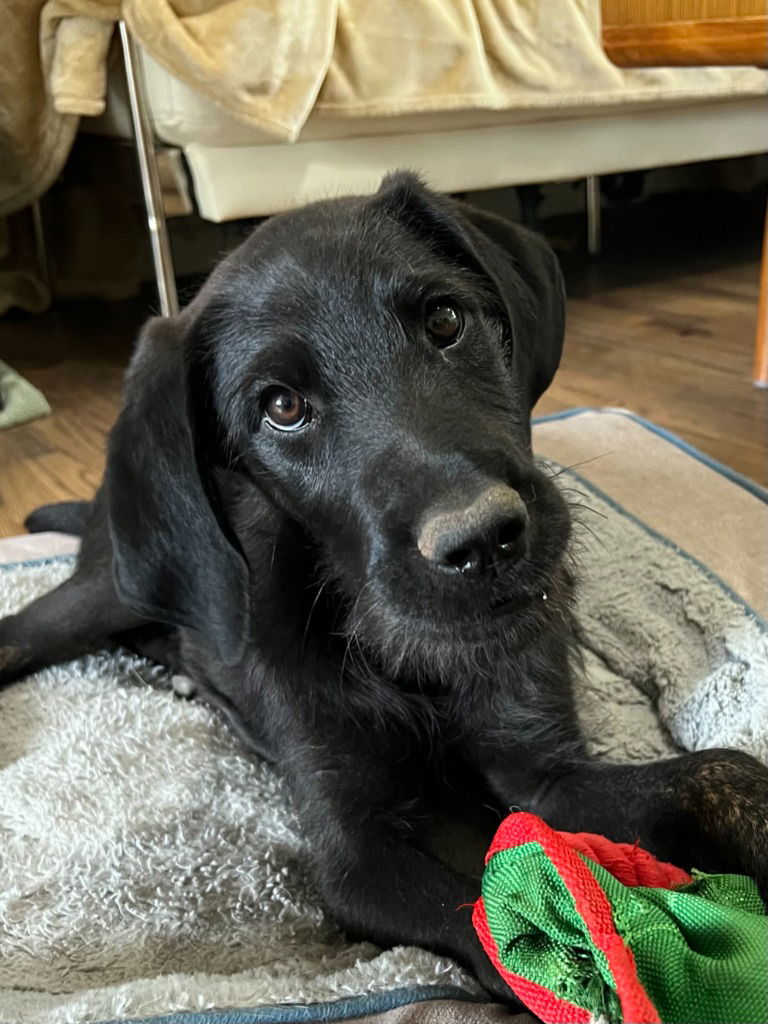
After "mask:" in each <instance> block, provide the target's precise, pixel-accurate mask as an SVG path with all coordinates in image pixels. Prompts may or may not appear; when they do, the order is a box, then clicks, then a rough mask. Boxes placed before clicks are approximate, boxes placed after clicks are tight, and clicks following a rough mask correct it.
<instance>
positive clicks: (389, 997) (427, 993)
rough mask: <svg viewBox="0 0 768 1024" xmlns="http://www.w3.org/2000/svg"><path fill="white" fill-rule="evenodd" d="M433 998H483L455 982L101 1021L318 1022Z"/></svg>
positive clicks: (169, 1023) (471, 1000)
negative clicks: (326, 1000) (317, 999)
mask: <svg viewBox="0 0 768 1024" xmlns="http://www.w3.org/2000/svg"><path fill="white" fill-rule="evenodd" d="M431 999H454V1000H458V1001H460V1002H464V1003H477V1002H481V1000H480V998H479V997H477V996H473V995H471V994H470V993H469V992H465V991H464V990H463V989H460V988H455V987H453V986H451V985H417V986H413V987H410V988H394V989H391V990H390V991H389V992H379V993H377V994H376V995H370V996H350V997H348V998H346V999H338V1000H335V1001H334V1002H330V1003H307V1004H304V1005H301V1004H299V1003H296V1004H291V1005H281V1006H259V1007H256V1008H254V1009H231V1010H197V1011H191V1012H190V1011H183V1012H180V1013H167V1014H162V1015H160V1016H159V1017H129V1018H123V1017H121V1018H119V1019H115V1020H110V1021H101V1022H100V1024H314V1022H321V1021H341V1020H349V1019H350V1018H354V1017H363V1016H368V1015H369V1014H373V1013H384V1012H385V1011H386V1010H394V1009H396V1008H397V1007H398V1006H406V1005H409V1004H411V1003H423V1002H426V1001H427V1000H431Z"/></svg>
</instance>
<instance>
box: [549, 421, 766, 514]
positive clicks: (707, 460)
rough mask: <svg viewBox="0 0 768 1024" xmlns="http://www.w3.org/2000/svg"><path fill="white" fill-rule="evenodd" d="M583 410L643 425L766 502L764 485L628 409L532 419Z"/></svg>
mask: <svg viewBox="0 0 768 1024" xmlns="http://www.w3.org/2000/svg"><path fill="white" fill-rule="evenodd" d="M585 412H596V413H603V414H605V413H615V414H616V415H618V416H624V417H625V418H626V419H628V420H632V421H633V423H637V424H638V425H639V426H641V427H644V428H645V429H646V430H648V431H649V432H650V433H651V434H657V435H658V436H659V437H663V438H664V440H665V441H669V443H670V444H672V445H674V446H675V448H679V449H680V450H681V451H683V452H685V454H686V455H690V456H691V457H692V458H694V459H696V460H697V461H698V462H701V463H703V464H704V465H705V466H707V467H708V468H709V469H712V470H714V471H715V472H716V473H719V474H720V476H724V477H726V479H728V480H730V481H731V483H734V484H738V485H739V487H743V488H744V490H745V491H748V492H749V493H750V494H751V495H752V496H753V497H755V498H758V499H759V500H760V501H762V502H765V504H768V490H766V488H765V487H761V486H760V484H758V483H755V481H754V480H750V479H749V477H748V476H744V474H743V473H737V472H736V470H735V469H731V467H730V466H726V465H725V463H723V462H718V461H717V459H713V458H712V456H711V455H707V454H706V452H702V451H700V450H699V449H698V448H695V447H694V446H693V445H692V444H689V443H688V441H683V439H682V438H681V437H678V436H677V434H673V433H672V431H671V430H667V429H666V427H659V426H657V424H655V423H651V421H650V420H646V419H643V417H642V416H638V415H637V413H636V412H631V411H630V410H629V409H610V408H609V409H599V408H592V407H590V406H586V405H585V406H579V407H577V408H575V409H565V410H563V412H553V413H550V414H549V415H547V416H537V417H536V418H535V419H534V420H533V424H534V426H535V425H536V424H537V423H552V422H553V421H555V420H569V419H571V418H572V417H574V416H582V415H583V414H584V413H585Z"/></svg>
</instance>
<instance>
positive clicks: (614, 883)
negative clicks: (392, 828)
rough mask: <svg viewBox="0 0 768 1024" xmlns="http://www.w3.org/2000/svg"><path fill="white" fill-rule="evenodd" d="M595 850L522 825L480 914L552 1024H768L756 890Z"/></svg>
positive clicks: (489, 867)
mask: <svg viewBox="0 0 768 1024" xmlns="http://www.w3.org/2000/svg"><path fill="white" fill-rule="evenodd" d="M584 838H586V837H584V836H572V835H570V834H569V833H559V832H555V831H554V830H553V829H551V828H549V826H547V825H546V824H545V823H544V822H543V821H542V820H541V818H538V817H537V816H536V815H533V814H526V813H520V814H512V815H510V816H509V817H508V818H507V819H506V820H505V821H504V822H503V823H502V825H501V826H500V828H499V830H498V832H497V834H496V837H495V838H494V841H493V843H492V844H491V848H490V850H489V852H488V856H487V858H486V869H485V873H484V875H483V886H482V898H481V899H480V900H478V901H477V904H476V906H475V912H474V915H473V920H474V923H475V927H476V930H477V932H478V935H479V936H480V938H481V941H482V942H483V945H484V947H485V949H486V950H487V951H488V953H489V955H490V956H491V958H492V959H493V960H494V962H495V963H496V965H497V967H498V968H499V970H500V972H501V974H502V976H503V977H505V978H506V979H507V980H508V982H509V984H510V985H511V987H512V988H513V989H514V990H515V991H516V992H517V994H518V995H519V996H520V997H521V998H522V999H523V1001H524V1002H526V1003H527V1004H528V1005H529V1006H530V1007H531V1008H532V1009H534V1010H535V1011H536V1013H537V1014H538V1016H539V1017H541V1019H542V1020H543V1021H546V1022H552V1024H554V1022H557V1021H567V1022H569V1024H576V1022H583V1024H588V1022H589V1020H590V1019H591V1017H592V1016H593V1015H594V1016H597V1017H600V1018H604V1019H605V1020H606V1021H608V1022H609V1024H623V1022H627V1024H635V1022H637V1021H642V1022H644V1024H654V1022H655V1024H659V1022H661V1021H663V1022H664V1024H724V1022H728V1024H756V1022H758V1021H765V1020H768V970H767V969H766V957H768V916H766V913H765V906H764V904H763V901H762V899H761V897H760V893H759V892H758V889H757V885H756V884H755V882H754V881H753V880H752V879H751V878H747V877H745V876H744V875H703V874H699V875H697V876H696V877H695V878H693V879H692V878H691V876H690V875H687V874H686V872H680V871H678V870H676V869H675V868H673V867H672V865H661V864H658V862H656V867H657V871H656V872H653V871H648V870H647V869H648V864H646V863H645V861H643V862H642V863H641V870H640V871H639V872H636V871H635V861H634V858H635V857H636V855H638V854H640V855H641V856H643V857H644V858H648V854H645V852H644V851H640V850H638V849H637V848H633V847H631V846H628V845H627V844H612V843H608V842H607V841H605V840H603V841H602V842H601V841H600V837H593V838H594V839H595V842H594V843H593V844H592V846H593V848H592V849H591V850H590V851H589V853H590V854H591V856H588V855H585V854H583V853H582V852H580V850H579V849H578V847H579V846H581V845H583V844H582V842H581V840H583V839H584ZM574 840H575V841H576V842H575V843H574ZM603 858H604V859H603ZM651 861H653V859H652V858H651ZM637 874H639V875H640V876H641V877H640V878H639V879H638V878H637V877H636V875H637ZM643 875H649V876H650V877H649V879H648V880H647V881H646V880H645V879H643V878H642V876H643ZM665 875H666V876H667V877H664V876H665Z"/></svg>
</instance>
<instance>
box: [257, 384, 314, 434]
mask: <svg viewBox="0 0 768 1024" xmlns="http://www.w3.org/2000/svg"><path fill="white" fill-rule="evenodd" d="M310 415H311V407H310V405H309V402H307V400H306V398H304V397H303V395H300V394H298V393H297V392H296V391H289V390H288V388H270V389H269V391H267V393H266V395H265V397H264V417H265V418H266V420H267V423H269V425H270V426H271V427H274V428H275V429H276V430H298V429H299V427H303V426H304V424H305V423H308V422H309V419H310Z"/></svg>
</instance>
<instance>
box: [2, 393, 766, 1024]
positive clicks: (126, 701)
mask: <svg viewBox="0 0 768 1024" xmlns="http://www.w3.org/2000/svg"><path fill="white" fill-rule="evenodd" d="M537 444H538V447H539V449H540V450H542V451H543V452H544V453H546V454H547V455H548V456H551V457H555V456H556V457H558V458H559V459H560V461H561V462H572V461H577V460H578V459H582V460H583V459H594V461H592V462H590V463H588V464H587V465H584V466H583V467H582V468H581V470H580V471H579V470H576V471H571V472H564V473H562V474H561V476H560V477H559V479H560V480H561V482H562V483H563V485H564V486H566V487H569V488H574V490H573V491H568V492H566V493H567V496H568V498H569V499H570V500H572V501H577V502H578V503H579V505H581V506H584V507H580V508H575V509H574V513H575V515H576V516H577V519H578V521H579V523H581V524H582V525H580V526H577V538H578V542H579V545H580V555H579V558H580V561H581V564H582V571H583V580H584V582H583V586H582V589H581V594H580V612H581V617H582V620H583V623H584V626H585V631H586V645H587V646H586V651H585V654H586V660H587V669H588V671H587V673H586V676H585V679H584V681H583V685H582V687H581V690H580V693H579V701H580V708H581V712H582V715H583V719H584V723H585V728H586V730H587V732H588V735H589V736H590V738H591V743H592V746H593V748H594V749H595V750H596V751H597V752H598V753H600V754H601V755H605V756H610V757H612V758H617V759H621V760H626V759H642V758H647V757H656V756H658V755H664V754H667V753H671V752H673V751H674V750H675V749H676V747H678V746H680V747H686V748H697V747H703V746H707V745H711V744H715V743H722V744H733V745H736V746H740V747H743V748H744V749H747V750H750V751H752V752H753V753H754V754H756V755H757V756H759V757H762V758H763V759H765V760H767V761H768V685H766V681H768V630H767V628H766V625H765V622H764V621H763V619H762V618H761V616H760V615H759V614H757V612H756V610H755V608H754V607H750V606H749V605H748V604H747V603H745V601H744V600H743V598H742V597H740V596H737V594H736V593H735V592H734V590H733V589H732V586H733V583H734V582H736V583H739V581H740V576H739V574H740V573H741V572H742V571H743V572H744V574H745V575H744V577H743V578H744V580H745V581H746V580H747V578H748V579H749V580H751V583H745V585H744V586H742V587H741V588H740V589H741V591H742V593H743V592H744V590H750V588H751V591H750V597H751V603H752V604H753V605H755V606H757V605H759V604H761V602H762V601H763V600H764V598H765V596H766V594H768V588H766V585H765V584H766V576H765V573H766V566H767V565H768V558H766V557H765V555H766V552H765V550H764V545H765V544H766V536H768V504H766V497H765V495H764V494H763V493H762V492H760V491H759V489H757V488H752V489H749V488H748V487H746V486H744V485H742V484H741V483H737V482H733V481H731V480H730V479H728V477H727V476H724V475H723V473H722V472H720V471H718V470H716V469H713V468H710V467H709V466H707V465H706V464H705V463H703V462H701V461H700V460H698V459H696V458H693V457H691V456H690V455H689V454H687V453H685V452H684V451H682V450H681V449H680V447H679V446H677V445H675V444H674V443H672V442H670V441H669V440H666V439H664V438H662V437H660V436H659V435H658V434H657V433H655V432H653V431H652V430H651V429H650V428H648V427H647V426H644V425H642V424H641V423H638V422H637V421H635V420H633V419H631V418H630V417H627V416H625V415H621V414H618V413H582V414H581V415H578V416H572V417H570V418H565V419H556V420H554V421H552V422H550V423H544V424H542V425H541V426H540V427H538V428H537ZM574 456H575V457H574ZM596 456H601V457H600V458H595V457H596ZM630 456H631V460H630ZM644 474H646V475H644ZM587 476H589V477H590V478H591V479H587ZM597 477H599V478H600V482H599V484H598V483H597V482H596V478H597ZM672 480H674V482H675V489H674V490H672V489H670V483H671V481H672ZM605 485H607V486H608V487H609V488H610V489H611V490H612V491H613V493H614V496H615V495H616V493H617V492H621V491H622V490H623V491H624V492H625V494H624V496H623V498H624V500H623V503H622V505H618V504H616V502H615V501H614V500H612V499H609V498H607V497H606V495H605V494H604V493H603V489H602V488H603V486H605ZM712 503H713V504H712ZM633 506H634V510H633V511H632V507H633ZM640 506H642V507H643V509H644V521H641V520H640V519H638V518H637V513H639V512H640V511H641V509H640ZM686 507H687V509H688V512H687V513H686V512H685V509H686ZM715 508H716V509H717V510H718V516H717V518H712V513H713V510H714V509H715ZM681 512H682V519H683V521H684V522H683V527H682V528H684V529H687V531H688V535H689V543H688V544H687V545H682V543H681V542H680V541H677V542H674V541H670V540H669V539H668V538H669V535H670V534H671V535H674V534H675V532H676V531H677V530H678V529H680V528H681V524H680V517H681ZM649 523H650V524H652V525H649ZM718 524H722V528H723V529H722V532H721V533H720V534H719V535H718V545H717V546H718V549H719V552H720V553H719V554H718V553H717V552H715V555H714V558H715V560H717V558H721V559H722V558H723V556H724V559H725V561H723V563H722V565H721V566H720V567H719V570H720V572H721V575H715V573H713V571H712V567H711V565H710V566H709V567H705V566H704V565H703V564H702V563H701V561H699V558H700V556H701V552H702V549H706V547H707V545H708V544H709V543H710V540H709V535H710V534H711V533H712V532H713V530H716V529H717V528H718ZM661 526H663V527H664V530H665V532H666V536H663V535H662V533H661V532H660V530H659V528H660V527H661ZM28 544H29V542H27V545H28ZM754 544H757V545H763V550H762V558H759V559H757V558H755V557H754V556H755V555H758V554H759V551H758V549H757V548H755V549H754V550H750V545H754ZM3 547H5V557H6V558H7V557H9V556H12V551H11V547H10V545H9V544H8V542H6V543H5V545H3V542H0V560H2V558H3ZM29 553H30V552H29V547H28V546H27V548H26V554H27V556H28V555H29ZM726 562H727V564H726ZM71 567H72V561H71V557H70V556H62V555H58V556H55V557H53V558H51V559H48V560H47V561H46V560H43V561H36V562H31V563H30V562H28V561H24V562H16V563H13V564H6V565H5V566H3V567H1V568H0V613H3V612H8V611H11V610H12V609H14V608H17V607H19V606H20V605H22V604H23V603H24V602H26V601H28V600H29V599H30V598H32V597H34V596H35V595H36V594H39V593H42V592H43V591H45V590H47V589H48V588H50V587H51V586H52V585H53V584H55V583H56V582H58V581H60V580H61V579H63V578H64V577H65V576H66V575H67V574H68V573H69V572H70V571H71ZM722 575H725V576H726V579H723V578H722ZM729 584H730V585H729ZM167 684H168V680H167V678H165V676H164V673H163V672H162V671H161V670H160V669H158V668H157V667H154V666H152V665H150V664H148V663H146V662H143V661H140V660H139V659H136V658H134V657H132V656H129V655H127V654H113V655H110V654H97V655H94V656H91V657H88V658H84V659H81V660H79V661H76V662H73V663H70V664H66V665H60V666H57V667H53V668H50V669H46V670H45V671H42V672H40V673H38V674H37V675H36V676H35V677H33V678H31V679H29V680H27V681H24V682H21V683H19V684H17V685H14V686H12V687H10V688H8V689H7V690H6V691H4V692H3V693H2V694H0V792H1V793H2V798H0V878H2V885H1V886H0V1024H63V1022H74V1021H106V1020H114V1019H116V1018H125V1017H139V1016H142V1017H145V1016H149V1015H152V1014H160V1013H162V1012H169V1011H181V1010H204V1009H205V1008H207V1007H215V1006H218V1007H253V1006H264V1005H273V1004H277V1003H298V1004H306V1003H323V1002H325V1001H329V1000H330V1001H335V1000H339V999H341V998H342V997H347V996H368V997H370V998H371V999H373V1002H371V1003H369V1004H368V1007H369V1009H375V1008H376V1007H377V1006H378V1005H379V1004H377V1003H376V1002H375V997H376V996H381V994H382V993H386V992H391V990H402V989H406V990H407V991H406V993H405V994H404V995H402V1001H406V1000H407V998H409V996H408V992H411V993H414V992H415V993H417V994H419V993H420V994H421V995H422V996H423V994H424V990H423V986H435V988H434V989H433V990H431V993H432V994H433V995H435V996H438V995H441V994H442V995H445V994H446V993H451V992H455V991H456V990H460V991H463V992H464V993H465V994H466V995H467V996H471V995H472V994H473V993H476V992H477V990H476V988H475V986H474V984H473V982H472V981H471V980H470V979H469V978H468V977H467V976H466V974H465V973H464V972H463V971H461V970H460V969H459V968H457V967H456V966H455V965H453V964H451V963H450V962H449V961H446V960H445V959H442V958H440V957H436V956H433V955H432V954H430V953H427V952H425V951H422V950H418V949H412V948H399V949H395V950H389V951H384V952H382V951H380V950H378V949H376V948H375V947H373V946H371V945H369V944H360V943H358V944H350V943H348V942H347V941H345V939H344V938H343V936H342V935H341V934H340V933H339V932H338V930H337V929H336V928H335V927H334V926H333V924H332V923H331V922H330V921H329V920H328V919H327V917H326V916H325V914H324V913H323V911H322V909H321V907H320V905H319V902H318V899H317V896H316V894H315V892H314V890H313V887H312V884H311V882H310V879H309V877H308V875H307V872H306V867H305V865H306V850H305V848H304V844H303V841H302V838H301V834H300V831H299V829H298V827H297V822H296V820H295V819H294V816H293V814H292V811H291V808H290V805H289V802H288V801H287V799H286V794H285V791H284V789H283V786H282V784H281V781H280V779H279V777H278V776H277V775H276V774H275V773H274V772H273V771H272V770H271V769H269V768H268V767H267V766H266V765H264V764H263V763H261V762H259V761H258V760H256V759H255V758H253V757H251V756H249V755H248V754H246V753H244V751H243V750H242V749H241V748H240V746H239V745H238V743H237V741H236V740H235V739H234V738H233V737H232V736H231V735H230V734H229V733H228V732H227V730H226V729H225V728H224V727H223V725H222V724H221V723H220V721H219V720H218V719H217V718H216V716H215V714H213V713H212V712H211V711H209V710H208V709H206V708H204V707H202V706H199V705H196V704H189V703H185V702H184V701H181V700H179V699H178V698H175V697H174V696H173V695H172V694H171V693H170V692H169V690H168V686H167ZM480 868H481V865H480V864H478V870H480ZM468 926H469V924H468ZM414 987H415V988H414ZM364 1005H365V1004H364ZM197 1019H200V1018H197ZM217 1019H224V1018H217ZM265 1019H269V1018H268V1017H267V1018H265Z"/></svg>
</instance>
